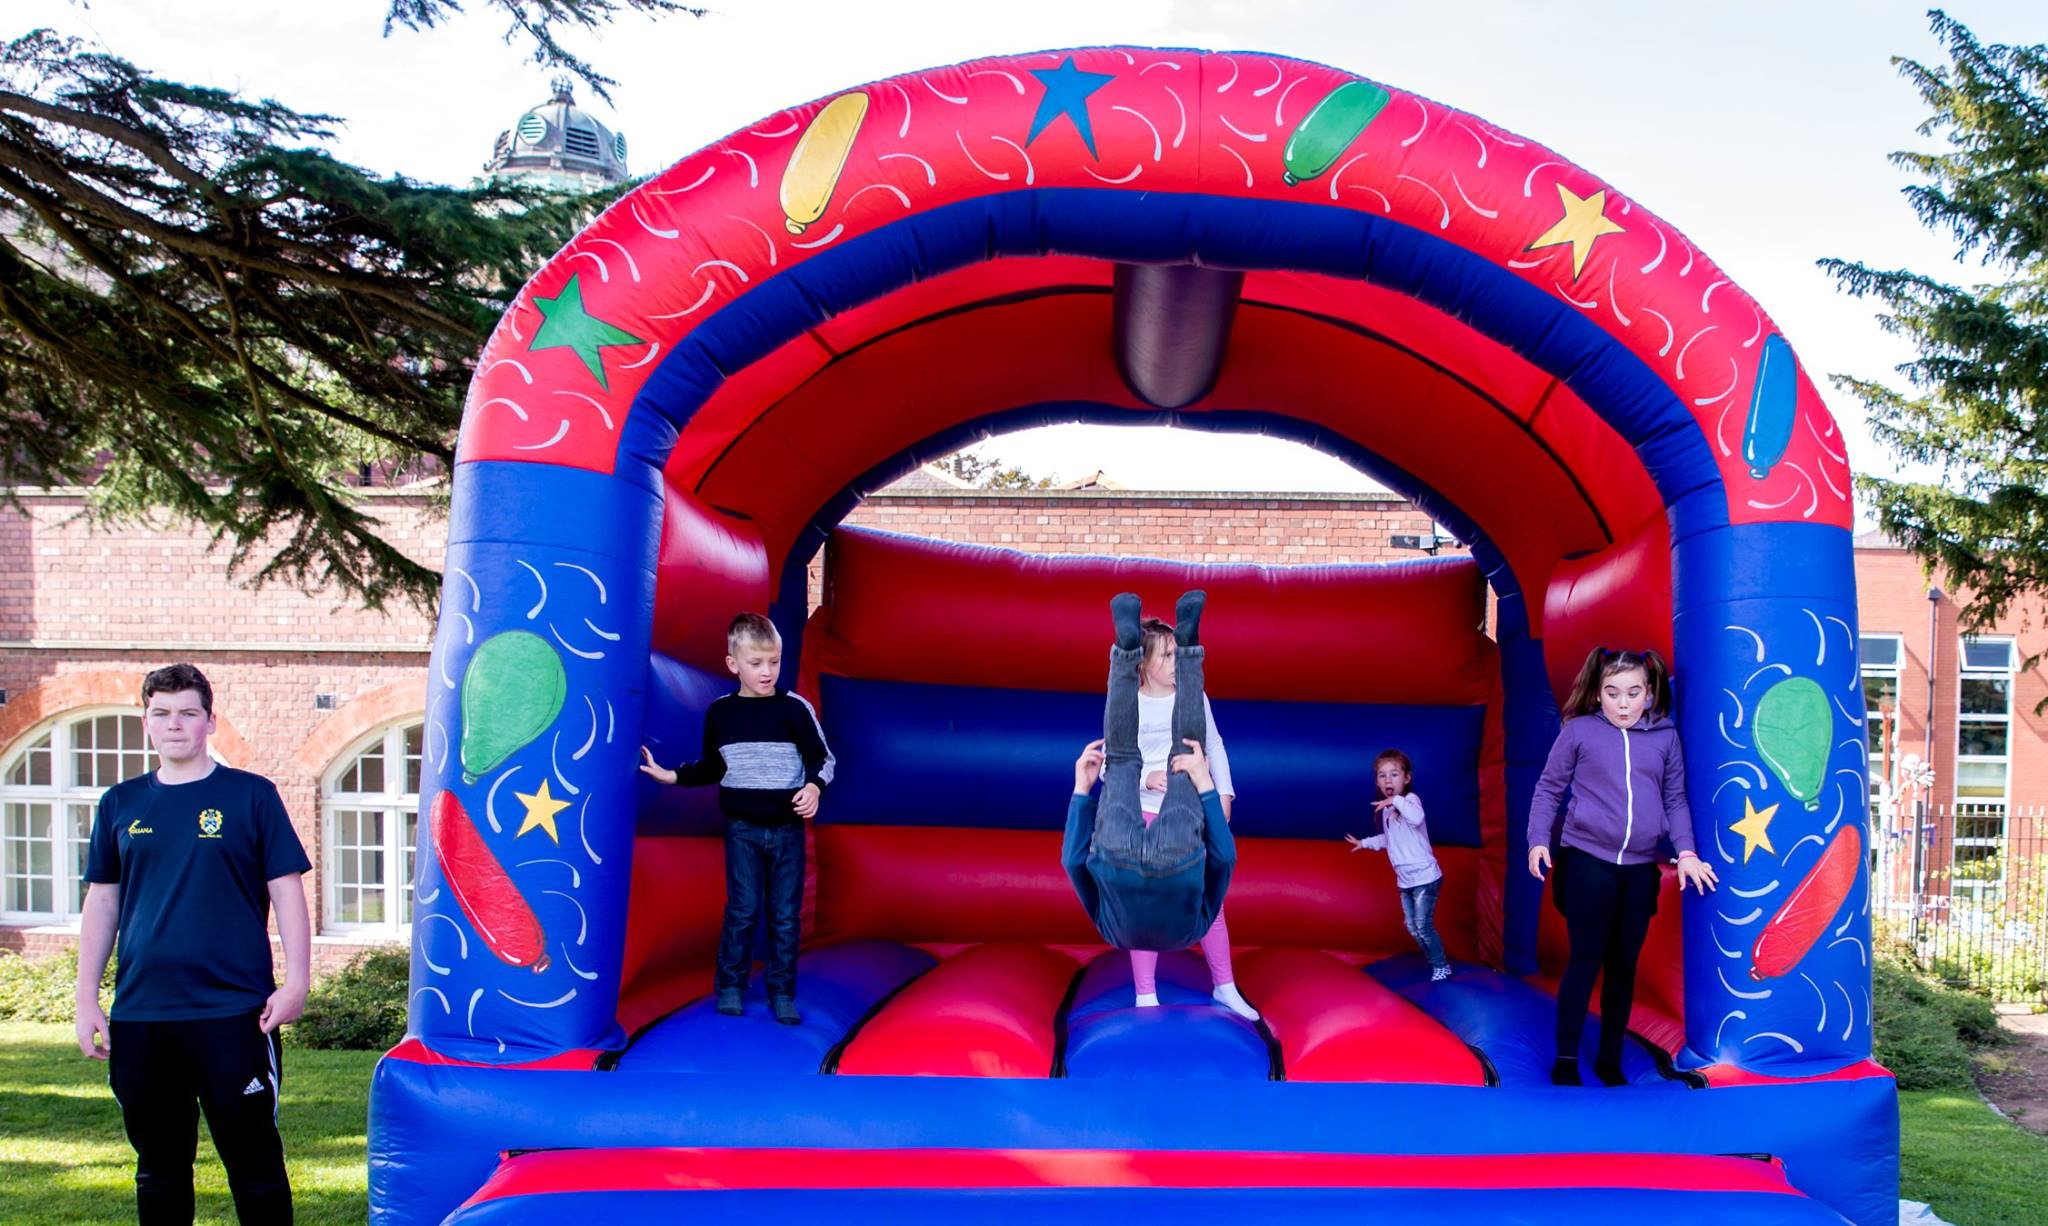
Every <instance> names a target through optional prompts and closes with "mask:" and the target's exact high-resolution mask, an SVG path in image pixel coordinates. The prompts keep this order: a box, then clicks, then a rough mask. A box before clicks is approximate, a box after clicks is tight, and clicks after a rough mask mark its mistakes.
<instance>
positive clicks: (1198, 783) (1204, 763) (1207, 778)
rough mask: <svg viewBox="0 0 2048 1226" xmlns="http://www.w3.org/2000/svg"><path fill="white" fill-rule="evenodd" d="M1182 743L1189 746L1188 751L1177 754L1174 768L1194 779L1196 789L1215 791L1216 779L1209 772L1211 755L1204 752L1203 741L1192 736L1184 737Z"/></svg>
mask: <svg viewBox="0 0 2048 1226" xmlns="http://www.w3.org/2000/svg"><path fill="white" fill-rule="evenodd" d="M1180 743H1181V744H1183V745H1185V746H1187V751H1186V752H1185V753H1182V754H1179V755H1177V756H1175V758H1174V759H1173V769H1175V770H1177V771H1179V772H1180V773H1181V774H1183V775H1186V776H1187V777H1188V778H1189V779H1191V780H1193V781H1194V784H1195V790H1196V791H1198V792H1210V791H1214V790H1215V788H1216V779H1215V777H1214V776H1212V775H1210V774H1209V755H1208V754H1206V753H1203V752H1202V743H1201V742H1200V741H1197V740H1195V739H1194V738H1192V737H1182V738H1181V739H1180Z"/></svg>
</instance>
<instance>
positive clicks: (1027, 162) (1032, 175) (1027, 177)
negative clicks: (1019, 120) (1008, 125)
mask: <svg viewBox="0 0 2048 1226" xmlns="http://www.w3.org/2000/svg"><path fill="white" fill-rule="evenodd" d="M989 139H990V140H993V141H1001V142H1002V143H1003V144H1005V145H1008V146H1009V147H1010V148H1012V149H1015V150H1016V151H1017V156H1018V157H1020V158H1023V159H1024V186H1026V187H1030V186H1031V185H1032V184H1034V183H1036V182H1037V181H1038V170H1037V168H1036V167H1034V166H1032V165H1031V155H1030V154H1028V153H1026V152H1024V146H1022V145H1020V144H1018V143H1017V142H1016V141H1013V140H1011V139H1010V138H1009V137H1007V136H993V135H991V136H990V137H989Z"/></svg>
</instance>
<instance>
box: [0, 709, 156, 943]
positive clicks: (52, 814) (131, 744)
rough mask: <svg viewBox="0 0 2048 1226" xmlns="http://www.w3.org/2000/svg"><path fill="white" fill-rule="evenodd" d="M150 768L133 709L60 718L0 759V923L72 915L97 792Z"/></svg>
mask: <svg viewBox="0 0 2048 1226" xmlns="http://www.w3.org/2000/svg"><path fill="white" fill-rule="evenodd" d="M156 764H157V761H156V751H155V750H152V749H151V748H150V747H149V742H148V740H147V739H145V738H144V736H143V734H142V713H141V712H140V711H136V710H133V709H128V710H120V709H114V710H101V711H87V712H73V713H69V714H66V715H65V716H63V717H62V718H60V719H59V720H58V721H57V722H56V723H53V724H50V725H48V726H46V727H45V728H43V729H42V730H41V731H40V732H31V733H29V735H28V736H26V737H24V738H22V740H21V742H20V743H18V745H17V747H16V748H14V749H12V750H10V751H9V753H8V754H7V756H6V757H5V758H0V919H6V920H12V921H15V922H22V921H42V922H46V923H52V922H54V923H63V922H67V921H70V920H73V919H75V918H77V915H78V908H79V904H80V903H81V902H82V901H83V900H84V898H85V851H86V846H87V842H88V840H89V839H90V838H91V835H92V818H93V813H94V812H95V811H96V809H97V807H98V805H99V799H100V793H102V792H104V791H106V790H107V789H108V788H110V787H112V786H114V785H115V784H117V783H119V782H121V781H122V780H123V779H132V778H134V777H135V776H136V775H140V774H142V773H143V772H144V771H150V770H155V769H156Z"/></svg>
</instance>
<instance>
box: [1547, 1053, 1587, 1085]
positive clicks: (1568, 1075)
mask: <svg viewBox="0 0 2048 1226" xmlns="http://www.w3.org/2000/svg"><path fill="white" fill-rule="evenodd" d="M1550 1084H1551V1085H1554V1086H1582V1085H1585V1084H1586V1083H1585V1082H1583V1081H1580V1080H1579V1061H1578V1058H1577V1057H1575V1056H1559V1057H1558V1058H1557V1060H1556V1061H1555V1062H1553V1063H1552V1064H1551V1066H1550Z"/></svg>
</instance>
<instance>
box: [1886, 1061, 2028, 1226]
mask: <svg viewBox="0 0 2048 1226" xmlns="http://www.w3.org/2000/svg"><path fill="white" fill-rule="evenodd" d="M1899 1132H1900V1145H1899V1149H1900V1151H1901V1152H1900V1155H1899V1167H1900V1174H1899V1182H1900V1184H1901V1185H1902V1191H1901V1195H1904V1196H1907V1197H1910V1198H1911V1199H1913V1200H1919V1201H1926V1202H1927V1203H1928V1204H1929V1205H1931V1206H1932V1207H1933V1209H1934V1211H1935V1212H1936V1213H1938V1214H1940V1215H1941V1216H1942V1217H1944V1218H1946V1219H1947V1220H1949V1221H1951V1222H1954V1223H1956V1226H2039V1224H2040V1223H2041V1222H2044V1221H2048V1139H2044V1138H2041V1137H2037V1136H2035V1135H2034V1134H2033V1133H2030V1132H2026V1131H2023V1130H2022V1129H2020V1128H2017V1127H2015V1126H2013V1125H2012V1124H2009V1123H2007V1122H2006V1121H2004V1120H2002V1119H2000V1118H1999V1117H1998V1116H1997V1115H1996V1114H1994V1113H1993V1112H1992V1110H1991V1109H1990V1108H1989V1107H1986V1106H1985V1105H1984V1100H1982V1099H1980V1098H1978V1097H1977V1096H1976V1095H1975V1094H1973V1093H1971V1092H1970V1091H1968V1090H1908V1091H1905V1092H1904V1093H1902V1094H1900V1095H1899Z"/></svg>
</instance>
